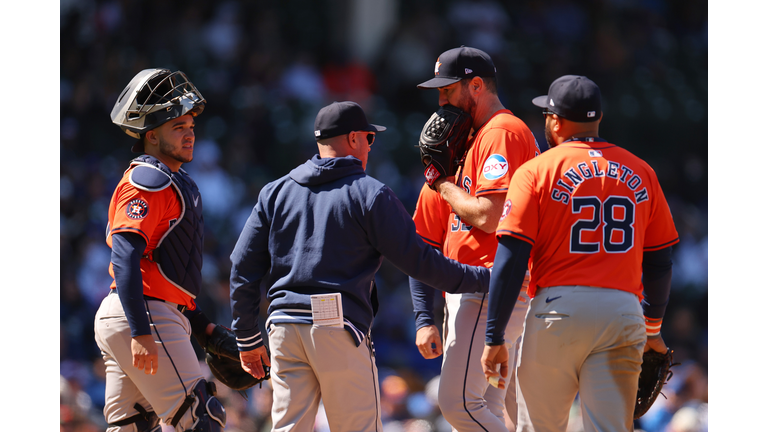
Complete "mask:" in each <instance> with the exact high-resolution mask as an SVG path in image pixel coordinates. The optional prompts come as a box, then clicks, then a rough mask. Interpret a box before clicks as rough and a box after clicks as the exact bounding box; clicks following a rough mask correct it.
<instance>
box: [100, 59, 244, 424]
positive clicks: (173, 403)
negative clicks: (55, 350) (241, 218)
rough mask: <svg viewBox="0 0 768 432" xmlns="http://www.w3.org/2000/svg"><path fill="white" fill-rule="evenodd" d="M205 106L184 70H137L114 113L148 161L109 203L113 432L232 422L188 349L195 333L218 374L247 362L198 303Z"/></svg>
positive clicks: (104, 334)
mask: <svg viewBox="0 0 768 432" xmlns="http://www.w3.org/2000/svg"><path fill="white" fill-rule="evenodd" d="M205 103H206V102H205V99H204V98H203V96H202V95H201V94H200V92H199V91H198V90H197V88H196V87H195V85H194V84H192V82H191V81H189V80H188V79H187V76H186V75H185V74H184V73H183V72H181V71H177V72H171V71H170V70H168V69H160V68H157V69H146V70H143V71H141V72H139V73H138V74H137V75H136V76H135V77H134V78H133V79H132V80H131V82H130V83H129V84H128V86H127V87H126V88H125V90H123V92H122V93H121V94H120V96H119V98H118V100H117V102H116V103H115V106H114V108H113V109H112V113H111V117H112V121H113V123H115V124H116V125H117V126H119V127H120V128H121V129H122V130H123V131H124V132H125V133H126V134H128V135H129V136H131V137H133V138H136V139H137V141H136V142H135V143H134V145H133V147H132V151H134V152H137V153H142V155H141V156H139V157H137V158H135V159H134V160H133V161H131V163H130V166H129V167H128V169H127V170H126V171H125V173H124V174H123V178H122V179H121V180H120V182H119V183H118V185H117V188H116V189H115V192H114V194H113V196H112V200H111V202H110V205H109V215H108V225H107V232H106V234H107V239H106V241H107V244H108V245H109V246H110V248H111V249H112V255H111V262H110V266H109V273H110V275H111V276H112V277H113V278H114V281H113V282H112V284H111V287H110V288H111V289H110V290H109V294H107V295H106V296H105V297H104V300H103V301H102V303H101V306H100V307H99V310H98V312H97V313H96V319H95V323H94V331H95V339H96V342H97V344H98V346H99V348H100V349H101V352H102V356H103V357H104V363H105V365H106V389H105V399H106V403H105V406H104V416H105V418H106V420H107V422H108V424H109V426H108V428H107V431H108V432H118V431H131V432H135V431H138V432H146V431H153V432H159V431H160V429H161V426H160V424H159V423H160V420H163V422H164V423H165V424H167V425H171V426H172V427H173V428H174V430H176V431H182V430H183V431H195V432H218V431H221V430H223V428H224V425H225V424H226V412H225V410H224V407H223V406H222V405H221V403H220V402H219V400H218V399H217V398H216V386H215V385H214V383H213V382H207V381H206V380H205V379H204V377H203V375H202V373H201V370H200V366H199V364H198V362H197V357H196V355H195V352H194V350H193V348H192V344H191V341H190V332H191V333H192V334H193V335H194V336H195V338H196V339H197V340H198V342H199V343H200V345H201V346H202V347H203V348H205V350H206V351H207V352H208V353H211V354H213V356H214V357H212V358H211V361H212V363H209V364H213V366H212V367H211V369H212V370H214V371H218V370H219V369H220V368H218V367H217V365H218V364H219V363H221V362H226V361H225V360H222V359H223V358H227V357H229V358H230V359H237V360H239V354H238V349H237V344H236V342H235V340H234V335H233V334H232V332H230V331H229V330H227V329H225V328H224V327H222V326H218V325H216V324H214V323H212V322H210V320H209V319H208V318H207V317H206V316H205V315H204V314H203V312H202V311H201V310H200V309H199V308H198V306H197V305H196V304H195V300H194V299H195V298H196V297H197V295H198V294H199V293H200V291H201V285H202V275H201V268H202V255H203V253H202V251H203V247H202V246H203V231H204V230H203V213H202V209H203V202H202V199H201V197H200V192H199V190H198V188H197V185H196V184H195V182H194V180H192V178H191V177H190V176H189V175H188V174H187V173H186V172H185V171H184V170H183V169H182V168H181V165H182V164H183V163H187V162H190V161H192V155H193V149H194V143H195V132H194V127H195V119H196V117H197V116H199V115H200V114H201V113H202V111H203V109H204V107H205ZM230 361H231V360H230ZM241 372H242V371H241ZM215 373H216V372H214V374H215ZM243 373H244V372H243ZM222 377H224V376H223V375H222ZM222 382H225V383H227V382H229V381H225V380H222ZM233 382H237V385H238V386H243V385H247V384H248V383H249V382H245V383H242V382H239V381H235V380H234V378H233Z"/></svg>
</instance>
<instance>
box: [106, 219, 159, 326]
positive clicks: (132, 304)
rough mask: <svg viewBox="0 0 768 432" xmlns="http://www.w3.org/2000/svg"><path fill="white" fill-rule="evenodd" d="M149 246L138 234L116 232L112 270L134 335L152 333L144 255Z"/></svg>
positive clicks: (113, 239) (113, 242) (113, 243)
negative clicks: (144, 279) (142, 277)
mask: <svg viewBox="0 0 768 432" xmlns="http://www.w3.org/2000/svg"><path fill="white" fill-rule="evenodd" d="M146 247H147V243H146V241H144V238H143V237H142V236H140V235H138V234H134V233H115V234H113V235H112V257H111V261H112V270H113V271H114V274H115V286H116V287H117V295H118V296H119V297H120V303H121V304H122V305H123V310H124V311H125V317H126V319H127V320H128V326H129V327H130V328H131V337H136V336H144V335H149V334H152V330H151V329H150V326H149V319H148V318H147V309H146V306H145V305H144V285H143V283H142V279H141V255H142V253H143V252H144V249H145V248H146Z"/></svg>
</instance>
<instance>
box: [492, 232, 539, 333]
mask: <svg viewBox="0 0 768 432" xmlns="http://www.w3.org/2000/svg"><path fill="white" fill-rule="evenodd" d="M531 248H532V246H531V244H530V243H528V242H525V241H523V240H520V239H517V238H514V237H510V236H501V238H500V239H499V245H498V246H497V248H496V258H495V259H494V260H493V272H492V273H491V287H490V289H489V291H488V292H489V294H488V321H487V323H486V328H485V344H486V345H502V344H503V343H504V331H505V329H506V327H507V323H508V322H509V318H510V317H511V316H512V309H514V308H515V302H516V301H517V297H518V296H519V295H520V288H521V287H522V285H523V280H524V279H525V272H526V270H528V257H529V256H530V255H531Z"/></svg>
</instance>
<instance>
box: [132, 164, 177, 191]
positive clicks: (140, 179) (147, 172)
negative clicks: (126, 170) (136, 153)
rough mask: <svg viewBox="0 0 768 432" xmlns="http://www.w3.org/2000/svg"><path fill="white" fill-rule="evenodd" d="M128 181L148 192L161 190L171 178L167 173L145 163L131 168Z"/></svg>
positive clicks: (169, 182) (168, 183)
mask: <svg viewBox="0 0 768 432" xmlns="http://www.w3.org/2000/svg"><path fill="white" fill-rule="evenodd" d="M130 181H131V184H132V185H134V186H136V187H137V188H139V189H141V190H145V191H149V192H157V191H161V190H163V189H165V188H167V187H168V186H170V184H171V178H170V177H168V175H167V174H165V173H164V172H162V171H160V170H159V169H156V168H154V167H151V166H147V165H139V166H137V167H136V168H134V169H132V170H131V175H130Z"/></svg>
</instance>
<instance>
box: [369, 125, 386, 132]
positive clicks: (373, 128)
mask: <svg viewBox="0 0 768 432" xmlns="http://www.w3.org/2000/svg"><path fill="white" fill-rule="evenodd" d="M368 127H369V128H370V129H368V130H369V131H371V132H384V131H385V130H387V128H386V127H384V126H379V125H375V124H369V125H368Z"/></svg>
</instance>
